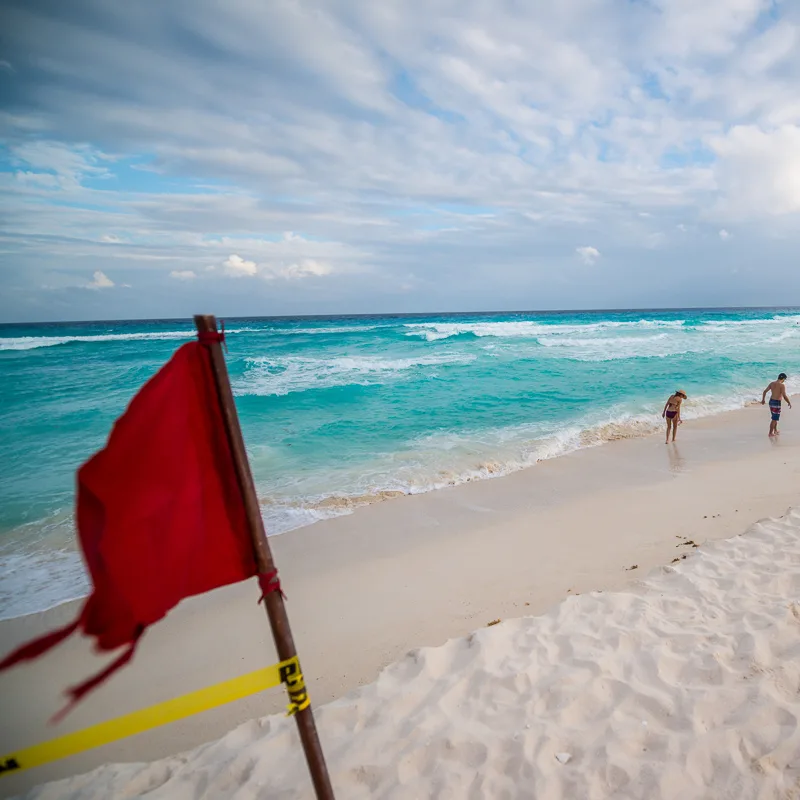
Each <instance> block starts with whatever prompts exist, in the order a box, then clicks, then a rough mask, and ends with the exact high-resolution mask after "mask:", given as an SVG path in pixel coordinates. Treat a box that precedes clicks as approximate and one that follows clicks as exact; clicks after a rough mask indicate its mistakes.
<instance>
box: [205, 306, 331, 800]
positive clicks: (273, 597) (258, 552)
mask: <svg viewBox="0 0 800 800" xmlns="http://www.w3.org/2000/svg"><path fill="white" fill-rule="evenodd" d="M194 324H195V326H196V327H197V332H198V333H212V334H216V333H217V321H216V319H215V318H214V316H213V315H210V314H209V315H197V316H195V318H194ZM208 347H209V350H210V353H211V367H212V369H213V372H214V380H215V381H216V384H217V391H218V392H219V399H220V405H221V407H222V416H223V419H224V421H225V428H226V431H227V434H228V440H229V442H230V446H231V453H232V455H233V462H234V464H235V467H236V476H237V479H238V481H239V486H240V487H241V490H242V497H243V499H244V507H245V512H246V514H247V524H248V528H249V529H250V538H251V539H252V542H253V551H254V553H255V558H256V565H257V566H258V571H259V572H260V573H261V574H268V573H270V572H272V571H273V570H274V569H275V562H274V561H273V560H272V552H271V550H270V547H269V542H268V541H267V535H266V533H265V531H264V521H263V520H262V519H261V509H260V508H259V505H258V496H257V495H256V489H255V484H254V483H253V475H252V473H251V472H250V463H249V461H248V460H247V451H246V450H245V446H244V439H243V438H242V429H241V428H240V426H239V416H238V414H237V413H236V405H235V404H234V400H233V392H232V391H231V384H230V379H229V378H228V368H227V366H226V364H225V356H224V355H223V353H222V347H221V346H220V343H219V342H214V343H212V344H209V345H208ZM264 605H265V607H266V611H267V616H268V617H269V624H270V627H271V628H272V637H273V639H274V640H275V647H276V649H277V651H278V658H279V659H280V660H281V661H285V660H286V659H289V658H293V657H294V656H296V655H297V650H296V648H295V646H294V639H293V638H292V631H291V628H290V627H289V617H288V615H287V614H286V606H285V605H284V602H283V596H282V595H281V593H280V592H268V593H267V594H265V595H264ZM295 719H296V720H297V729H298V731H299V733H300V741H301V742H302V743H303V751H304V752H305V756H306V761H307V762H308V769H309V772H310V773H311V780H312V781H313V783H314V790H315V792H316V795H317V798H318V800H334V796H333V787H332V786H331V779H330V776H329V775H328V768H327V766H326V765H325V756H324V755H323V753H322V745H321V744H320V741H319V736H318V735H317V727H316V725H315V723H314V714H313V712H312V710H311V706H309V707H308V708H304V709H303V710H301V711H298V712H297V713H296V714H295Z"/></svg>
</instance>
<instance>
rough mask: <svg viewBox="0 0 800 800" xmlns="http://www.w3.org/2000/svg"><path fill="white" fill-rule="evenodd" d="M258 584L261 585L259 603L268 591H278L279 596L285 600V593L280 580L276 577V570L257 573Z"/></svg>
mask: <svg viewBox="0 0 800 800" xmlns="http://www.w3.org/2000/svg"><path fill="white" fill-rule="evenodd" d="M257 577H258V585H259V586H260V587H261V597H259V598H258V602H259V603H260V602H261V601H262V600H264V598H265V597H266V596H267V595H268V594H270V592H280V593H281V597H282V598H283V599H284V600H286V595H285V594H284V593H283V589H281V581H280V578H278V570H277V569H273V570H272V572H266V573H261V572H259V573H258V576H257Z"/></svg>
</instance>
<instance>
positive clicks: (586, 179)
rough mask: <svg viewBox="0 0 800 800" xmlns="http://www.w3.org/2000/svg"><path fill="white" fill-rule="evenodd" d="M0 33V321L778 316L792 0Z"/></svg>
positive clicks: (793, 111)
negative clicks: (726, 312) (765, 272)
mask: <svg viewBox="0 0 800 800" xmlns="http://www.w3.org/2000/svg"><path fill="white" fill-rule="evenodd" d="M0 30H2V31H3V34H2V43H3V48H2V50H0V52H1V53H2V58H3V61H2V63H1V64H0V89H2V92H3V97H4V103H3V107H2V110H1V111H0V142H1V143H2V145H1V147H0V189H1V191H2V194H1V195H0V278H2V280H3V284H4V287H5V288H6V291H5V292H4V293H3V299H2V300H0V319H19V318H33V317H40V318H41V317H44V318H64V317H72V318H76V317H77V318H85V317H86V316H91V315H93V314H100V313H101V312H102V313H103V314H105V315H107V314H109V313H110V314H114V315H117V316H129V317H140V316H161V315H164V316H172V315H175V314H184V313H191V310H192V309H194V308H197V307H200V306H202V307H203V308H209V306H210V305H214V307H215V308H217V309H218V311H219V313H224V314H227V315H230V314H237V313H241V314H257V313H263V314H269V313H273V314H281V313H325V312H327V313H332V312H351V311H352V312H370V311H411V310H447V309H453V310H459V309H464V310H465V309H479V308H483V309H491V308H497V309H501V308H533V307H543V308H574V307H591V306H598V305H599V306H614V307H619V306H622V305H626V306H653V305H726V304H733V305H750V304H789V303H800V286H799V285H798V277H797V269H796V256H795V254H796V252H797V247H798V245H800V241H798V240H799V239H800V233H799V232H800V225H798V222H799V221H800V220H798V217H799V216H800V100H799V99H798V92H797V86H798V85H800V6H798V4H797V3H793V2H789V1H788V0H784V1H783V2H776V1H774V0H708V2H705V3H702V4H698V3H692V2H689V0H648V2H633V3H632V2H628V1H627V0H624V1H623V0H563V2H559V3H551V4H512V3H501V4H494V5H492V6H491V7H490V6H486V4H483V3H478V2H476V1H475V0H466V1H465V2H461V3H458V4H454V3H452V2H451V0H426V2H424V3H423V2H422V0H407V2H400V1H399V0H385V2H381V3H365V2H363V0H359V1H358V2H356V0H333V2H326V3H323V2H320V1H313V0H298V2H295V3H291V4H289V3H285V4H284V3H271V4H253V3H239V4H231V3H223V2H222V1H221V0H193V2H189V0H174V2H171V3H169V4H164V3H158V2H155V0H142V2H140V3H136V4H122V5H120V4H111V5H103V4H98V3H96V2H93V1H92V0H75V1H74V2H71V3H68V4H53V3H49V2H45V0H26V2H23V1H22V0H8V2H6V3H4V4H3V6H2V8H1V9H0ZM721 230H724V231H726V232H728V234H729V235H730V236H731V237H735V241H736V247H735V248H732V247H729V246H726V242H725V241H724V240H725V238H726V237H723V236H721V235H720V233H719V232H720V231H721ZM287 231H291V233H287ZM576 242H591V243H592V244H591V245H580V246H579V247H580V249H578V250H576ZM582 250H583V252H582ZM590 251H595V252H590ZM600 253H602V264H603V270H602V275H601V274H600V271H596V272H595V273H593V274H587V273H586V272H585V271H583V272H582V273H581V275H580V276H579V275H577V274H575V273H573V272H572V271H571V269H570V265H574V264H575V260H576V254H577V257H578V258H579V259H581V260H582V261H583V262H585V263H586V264H589V263H594V262H597V261H598V258H599V254H600ZM765 261H766V262H768V263H769V264H770V277H771V280H770V283H769V285H766V284H765V282H764V281H763V280H762V279H761V275H762V272H761V270H762V266H761V265H763V264H764V263H765ZM110 263H113V269H112V268H111V267H110V266H109V264H110ZM209 267H213V269H209ZM87 269H88V270H89V271H90V272H95V271H101V272H103V271H104V270H108V272H109V273H110V274H112V275H113V276H115V280H116V281H117V282H118V284H120V285H121V283H122V282H123V281H124V282H127V283H130V284H132V286H133V289H131V291H128V292H122V293H118V292H109V293H103V295H104V298H106V299H104V300H103V304H102V305H99V304H98V303H99V301H98V300H97V298H96V295H97V294H99V293H83V294H82V295H75V294H74V293H71V291H70V289H69V287H70V286H73V287H74V286H76V285H79V284H80V282H81V280H83V281H84V282H85V277H84V278H81V275H83V276H85V274H86V272H87ZM665 269H669V270H670V274H671V276H672V277H671V281H670V284H669V286H668V287H665V286H663V285H661V284H660V283H659V282H658V281H657V280H654V278H657V276H659V275H661V274H663V271H664V270H665ZM189 273H192V274H193V275H195V276H196V277H195V278H194V279H192V278H189V277H188V275H189ZM116 276H119V277H116ZM179 276H180V277H179ZM176 279H177V280H181V281H182V282H183V286H182V287H181V292H179V293H175V292H174V291H173V292H168V291H164V290H166V289H168V288H169V287H170V286H171V287H173V289H174V288H175V280H176ZM43 285H47V286H48V287H50V288H49V289H48V291H47V292H46V293H44V294H43V290H42V289H41V287H42V286H43ZM59 287H61V289H59ZM98 288H99V287H98ZM177 295H179V296H177Z"/></svg>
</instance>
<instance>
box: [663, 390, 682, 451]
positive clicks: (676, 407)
mask: <svg viewBox="0 0 800 800" xmlns="http://www.w3.org/2000/svg"><path fill="white" fill-rule="evenodd" d="M685 399H686V392H684V391H683V389H678V391H677V392H675V394H673V395H672V397H670V398H669V400H667V402H666V405H665V406H664V410H663V411H662V412H661V416H662V417H664V419H666V420H667V440H666V442H664V444H669V432H670V429H672V441H673V442H674V441H675V436H676V435H677V433H678V425H680V423H681V421H682V420H681V403H683V401H684V400H685Z"/></svg>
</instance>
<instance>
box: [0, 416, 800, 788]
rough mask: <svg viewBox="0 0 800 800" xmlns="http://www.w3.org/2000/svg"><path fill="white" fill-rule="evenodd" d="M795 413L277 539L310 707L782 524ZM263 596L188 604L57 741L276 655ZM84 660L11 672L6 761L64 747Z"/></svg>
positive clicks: (207, 722)
mask: <svg viewBox="0 0 800 800" xmlns="http://www.w3.org/2000/svg"><path fill="white" fill-rule="evenodd" d="M798 413H800V410H796V411H795V412H794V414H793V413H792V412H788V411H787V412H786V413H785V415H784V419H783V420H782V429H783V431H784V433H783V435H782V437H781V438H780V439H779V440H768V439H767V436H766V428H767V424H768V419H767V415H766V412H764V411H763V409H761V408H745V409H741V410H738V411H732V412H725V413H723V414H719V415H716V416H713V417H707V418H703V419H701V420H696V421H692V422H691V423H689V422H687V424H686V425H684V426H683V427H682V428H681V436H680V437H679V441H678V443H677V445H676V446H673V445H669V446H665V445H664V444H663V441H659V439H658V434H656V435H653V436H649V437H643V438H636V439H625V440H620V441H614V442H610V443H608V444H606V445H605V446H603V447H595V448H588V449H584V450H580V451H576V452H573V453H571V454H569V455H565V456H563V457H560V458H556V459H550V460H548V461H544V462H541V463H540V464H539V465H537V466H538V468H537V469H536V470H530V469H526V470H521V471H518V472H515V473H512V474H510V475H506V476H503V477H501V478H497V479H496V480H489V481H476V482H469V483H465V484H462V485H460V486H454V487H450V488H446V489H441V490H438V491H435V492H429V493H425V494H418V495H410V496H404V497H400V498H396V499H395V500H394V502H392V503H377V504H372V505H368V506H365V507H362V508H359V509H357V510H356V511H355V512H354V513H353V514H350V515H347V516H339V517H336V518H333V519H330V520H326V521H322V522H319V523H316V524H314V525H311V526H308V527H305V528H300V529H297V530H295V531H292V536H277V537H271V544H272V547H273V549H274V552H275V558H276V562H277V564H278V565H279V567H280V568H281V576H282V580H283V583H284V587H285V589H286V592H287V595H288V596H289V604H288V610H289V615H290V618H291V620H292V625H293V629H294V632H295V639H296V641H297V644H298V650H299V653H300V655H301V659H302V661H303V665H304V672H305V673H306V680H307V684H308V687H309V692H310V695H311V698H312V701H313V702H314V704H315V706H319V705H320V704H322V703H325V702H327V701H329V700H332V699H334V698H337V697H341V696H342V695H343V694H345V693H347V692H349V691H351V690H352V689H354V688H356V687H358V686H361V685H364V684H365V683H369V682H371V681H372V680H374V679H375V677H376V676H377V674H378V673H379V672H380V670H381V669H382V668H383V667H385V666H387V665H388V664H390V663H392V662H394V661H396V660H397V659H398V658H400V657H401V656H402V655H403V654H404V653H405V652H407V651H408V650H409V649H412V648H416V647H419V646H429V645H439V644H441V643H442V642H443V641H446V640H447V639H450V638H453V637H458V636H463V635H466V634H468V633H470V631H472V630H474V629H476V628H479V627H482V626H484V625H486V624H487V623H488V622H490V621H492V620H494V619H497V618H500V619H507V618H509V617H517V616H520V615H528V614H540V613H543V612H544V611H546V610H547V609H549V608H551V607H552V606H553V605H554V604H556V603H558V602H560V601H561V600H563V599H564V598H565V597H567V596H568V595H570V594H572V595H575V594H582V593H585V592H587V591H599V590H602V591H606V590H609V589H618V588H620V587H622V586H624V585H625V584H626V583H628V582H629V581H631V580H632V579H633V580H636V579H637V578H639V577H641V576H644V575H645V574H646V573H647V572H648V570H650V569H652V568H654V567H658V566H668V565H669V564H670V562H671V561H672V559H673V558H676V557H678V558H679V557H680V556H681V555H682V554H683V553H684V552H685V551H686V550H687V549H690V548H687V547H681V545H680V544H676V543H677V542H679V540H678V539H677V538H676V537H677V536H684V537H686V538H687V539H691V540H693V541H695V542H697V543H698V544H700V545H702V543H703V542H705V541H712V540H716V539H723V538H729V537H731V536H736V535H738V534H740V533H742V531H743V530H745V529H746V528H748V527H749V526H750V525H752V524H754V523H756V522H758V521H759V520H760V519H763V518H766V517H771V516H778V515H780V514H783V513H784V512H785V511H786V509H787V508H788V507H790V506H792V505H797V501H798V494H800V492H799V491H798V480H797V478H798V475H800V419H798V421H797V422H795V421H794V420H795V418H797V414H798ZM634 565H636V569H632V567H633V566H634ZM251 584H252V582H245V583H244V584H239V585H236V586H232V587H227V588H225V589H222V590H218V591H216V592H213V593H211V594H209V595H204V596H202V597H198V598H194V599H192V600H190V601H186V602H184V603H182V604H181V605H180V606H179V607H178V608H177V609H175V610H174V611H173V612H172V613H171V614H170V615H169V616H168V617H167V619H165V620H164V621H162V622H161V623H159V624H158V625H156V626H155V627H154V628H153V629H151V630H150V631H148V633H147V635H146V636H145V637H144V639H143V640H142V643H141V646H140V648H139V652H138V653H137V656H136V659H135V661H134V663H133V664H132V665H131V666H130V667H128V668H127V669H126V670H124V671H123V672H121V673H120V674H119V675H118V676H115V678H114V680H113V681H111V682H110V683H109V684H108V685H106V686H104V687H102V688H101V689H100V690H98V692H97V694H96V695H95V696H94V697H91V698H89V699H87V701H86V702H85V703H84V704H82V705H81V706H79V707H78V708H77V709H76V710H75V712H74V713H73V714H72V715H71V716H70V717H68V718H67V721H66V722H65V723H64V725H63V726H60V728H59V731H58V733H64V732H67V731H69V730H76V729H79V728H82V727H85V726H87V725H90V724H93V723H94V722H98V721H101V720H102V719H106V718H109V717H112V716H116V715H118V714H122V713H126V712H127V711H132V710H135V709H136V708H140V707H143V706H145V705H149V704H151V703H155V702H159V701H160V700H164V699H167V698H169V697H172V696H176V695H178V694H182V693H184V692H186V691H191V690H192V689H196V688H200V687H202V686H206V685H209V684H211V683H214V682H216V681H220V680H224V679H225V678H229V677H232V676H234V675H237V674H241V673H244V672H246V671H248V670H251V669H256V668H257V667H259V666H263V665H264V664H268V663H273V661H275V660H277V659H276V657H275V654H274V649H273V647H272V644H271V641H270V639H269V633H268V630H267V627H266V624H265V622H264V619H263V612H262V611H261V609H259V608H258V606H257V605H256V603H255V601H256V599H257V594H258V592H257V588H256V587H255V585H254V584H253V585H251ZM77 605H78V603H77V602H74V603H68V604H62V605H60V606H58V607H56V608H54V609H51V610H50V611H47V612H40V613H38V614H34V615H30V616H26V617H17V618H14V619H10V620H4V621H2V622H0V651H1V652H5V651H7V650H10V649H11V648H12V647H13V646H15V645H16V644H18V643H19V642H21V641H23V640H24V639H26V638H29V637H31V636H33V635H36V634H37V633H40V632H43V631H45V630H48V629H50V628H52V627H55V626H56V625H57V624H63V623H64V622H66V621H67V620H68V619H69V618H70V615H71V614H72V613H74V609H75V607H76V606H77ZM88 650H89V648H88V643H87V642H85V641H82V640H80V639H71V640H69V641H68V642H66V643H65V644H64V645H62V646H61V647H60V648H59V650H58V651H57V653H54V654H51V656H49V657H47V658H44V659H41V660H40V661H39V662H34V663H32V664H31V665H30V666H28V667H26V668H21V669H15V670H12V671H10V672H9V673H6V674H5V675H2V676H0V691H2V693H3V696H4V697H8V698H10V702H9V703H8V719H10V720H13V723H14V724H13V727H14V733H15V736H14V737H13V740H12V737H11V731H10V730H4V731H2V732H0V751H2V752H6V751H9V750H11V749H13V748H14V747H18V746H25V745H26V744H32V743H35V742H36V741H42V740H43V739H45V738H50V737H51V736H52V735H53V731H52V730H51V729H47V728H46V727H45V725H44V721H45V720H46V719H47V718H48V717H49V715H50V714H51V713H52V712H53V711H55V710H56V708H58V707H59V703H60V700H59V691H60V689H61V688H63V687H64V686H66V685H69V684H70V683H72V682H73V681H75V680H77V679H78V678H80V677H81V676H83V675H86V674H89V673H90V671H92V670H93V669H96V668H97V666H98V664H99V663H101V661H100V660H98V659H95V658H94V657H93V656H91V655H90V654H89V652H88ZM107 660H108V659H104V660H103V661H107ZM154 678H155V679H154ZM283 705H284V697H283V695H282V693H281V691H280V690H273V691H272V692H269V693H267V694H265V695H264V696H256V697H255V698H249V699H248V700H244V701H239V702H237V703H233V704H231V705H230V706H226V707H223V708H221V709H216V710H214V711H211V712H206V713H204V714H201V715H198V716H197V717H194V718H191V719H189V720H184V721H183V722H179V723H175V724H173V725H170V726H167V727H166V728H163V729H157V730H155V731H152V732H150V733H149V734H142V735H139V736H137V737H132V738H131V739H129V740H123V741H121V742H117V743H114V744H111V745H107V746H105V747H102V748H98V749H97V750H95V751H88V752H86V753H83V754H80V755H77V756H74V757H72V758H70V759H66V760H64V761H62V762H56V763H54V764H51V765H46V766H43V767H40V768H38V769H36V770H32V771H31V772H30V773H27V774H24V773H23V774H20V775H19V776H13V775H12V776H8V777H4V778H3V780H2V782H0V792H9V791H10V792H13V791H21V790H23V789H24V788H25V787H30V786H32V785H33V784H34V783H40V782H43V781H46V780H52V779H54V778H56V777H62V776H65V775H69V774H75V773H78V772H84V771H86V770H87V769H90V768H92V767H93V766H96V765H98V764H101V763H105V762H109V761H114V762H117V761H141V760H151V759H154V758H158V757H163V756H165V755H168V754H170V753H176V752H180V751H183V750H186V749H188V748H191V747H194V746H196V745H198V744H200V743H202V742H204V741H209V740H211V739H214V738H217V737H219V736H220V735H222V734H223V733H225V732H227V731H228V730H230V729H231V728H233V727H234V726H235V725H237V724H238V723H240V722H243V721H245V720H247V719H251V718H253V717H261V716H263V715H265V714H268V713H274V712H277V711H279V710H280V709H281V708H282V707H283ZM10 727H11V726H9V728H10Z"/></svg>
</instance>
